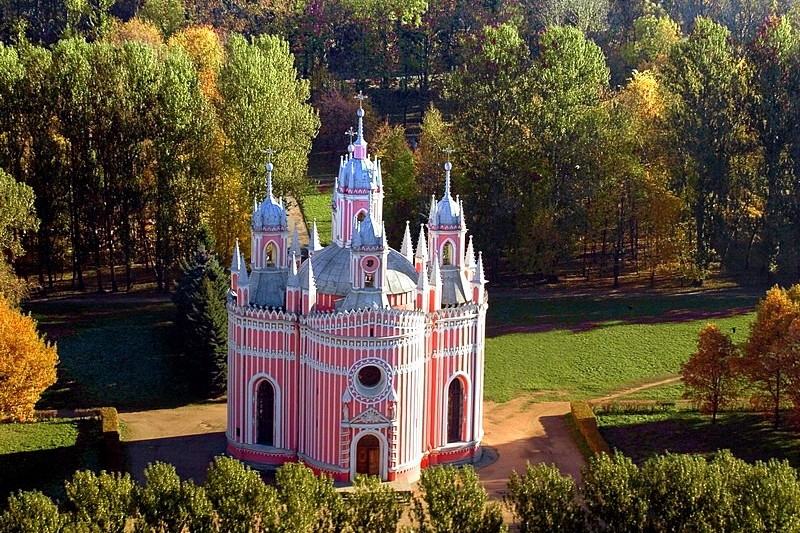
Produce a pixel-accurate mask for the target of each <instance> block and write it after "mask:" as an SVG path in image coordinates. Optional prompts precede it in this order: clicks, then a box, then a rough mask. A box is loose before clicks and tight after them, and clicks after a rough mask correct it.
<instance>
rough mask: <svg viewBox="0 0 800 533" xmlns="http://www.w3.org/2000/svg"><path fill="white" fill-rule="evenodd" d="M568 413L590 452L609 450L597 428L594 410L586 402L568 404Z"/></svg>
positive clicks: (606, 451)
mask: <svg viewBox="0 0 800 533" xmlns="http://www.w3.org/2000/svg"><path fill="white" fill-rule="evenodd" d="M570 413H571V415H572V418H573V420H574V421H575V426H576V427H577V428H578V431H579V432H580V434H581V436H582V437H583V440H584V441H585V442H586V445H587V446H588V447H589V449H590V450H591V451H592V453H601V452H605V453H608V452H609V451H610V450H609V448H608V444H606V441H605V440H604V439H603V436H602V435H600V430H598V429H597V418H595V416H594V411H592V408H591V407H590V406H589V404H588V403H586V402H572V403H571V404H570Z"/></svg>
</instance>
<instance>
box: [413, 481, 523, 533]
mask: <svg viewBox="0 0 800 533" xmlns="http://www.w3.org/2000/svg"><path fill="white" fill-rule="evenodd" d="M419 487H420V489H421V491H422V496H421V497H415V498H414V504H413V508H412V515H413V517H414V521H415V523H416V524H417V531H418V532H419V533H447V532H450V531H459V532H463V533H478V532H481V533H493V532H503V531H507V529H506V527H505V525H503V517H502V513H501V512H500V510H499V508H498V507H497V506H496V505H494V504H488V505H487V496H486V490H485V489H484V488H483V486H481V484H480V480H478V475H477V474H476V473H475V470H474V469H473V468H472V467H471V466H465V467H463V468H460V469H459V468H456V467H453V466H441V467H436V468H429V469H427V470H423V471H422V475H421V477H420V482H419Z"/></svg>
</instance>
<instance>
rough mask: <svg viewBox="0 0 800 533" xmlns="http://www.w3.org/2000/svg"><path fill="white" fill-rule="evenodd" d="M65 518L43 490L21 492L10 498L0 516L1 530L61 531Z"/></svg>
mask: <svg viewBox="0 0 800 533" xmlns="http://www.w3.org/2000/svg"><path fill="white" fill-rule="evenodd" d="M64 518H65V517H64V516H63V515H61V514H59V512H58V506H56V504H55V503H53V500H51V499H50V498H48V497H47V496H45V495H44V494H42V493H41V492H39V491H29V492H19V493H17V494H13V495H11V496H10V497H9V498H8V508H7V509H6V511H5V512H4V513H3V514H2V516H0V531H5V532H7V533H30V532H32V531H36V532H37V533H60V532H61V531H62V528H63V527H64V523H65V522H66V520H65V519H64Z"/></svg>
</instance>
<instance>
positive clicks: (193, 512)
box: [136, 462, 217, 533]
mask: <svg viewBox="0 0 800 533" xmlns="http://www.w3.org/2000/svg"><path fill="white" fill-rule="evenodd" d="M144 477H145V480H146V482H147V483H146V484H145V486H144V487H141V488H140V489H139V490H137V491H136V502H137V504H138V507H139V513H140V514H141V517H142V520H143V522H144V523H138V524H137V526H138V528H139V530H142V531H150V530H156V531H183V530H184V528H185V529H187V530H188V531H192V532H193V533H206V532H214V531H216V530H217V529H216V528H215V527H214V520H213V519H214V516H213V508H212V506H211V502H210V501H208V497H207V496H206V493H205V491H204V490H203V489H202V488H201V487H198V486H196V485H195V484H194V483H192V482H191V481H181V479H180V478H179V477H178V474H177V473H176V472H175V467H174V466H172V465H168V464H165V463H158V462H157V463H153V464H151V465H148V466H147V468H145V470H144Z"/></svg>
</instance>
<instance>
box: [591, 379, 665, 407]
mask: <svg viewBox="0 0 800 533" xmlns="http://www.w3.org/2000/svg"><path fill="white" fill-rule="evenodd" d="M680 380H681V378H680V376H678V377H674V378H668V379H662V380H661V381H654V382H652V383H645V384H644V385H639V386H638V387H631V388H630V389H625V390H621V391H619V392H615V393H613V394H609V395H608V396H603V397H602V398H595V399H594V400H591V403H601V402H607V401H609V400H616V399H617V398H620V397H622V396H627V395H629V394H634V393H636V392H640V391H643V390H648V389H654V388H656V387H660V386H662V385H669V384H671V383H675V382H677V381H680Z"/></svg>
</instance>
